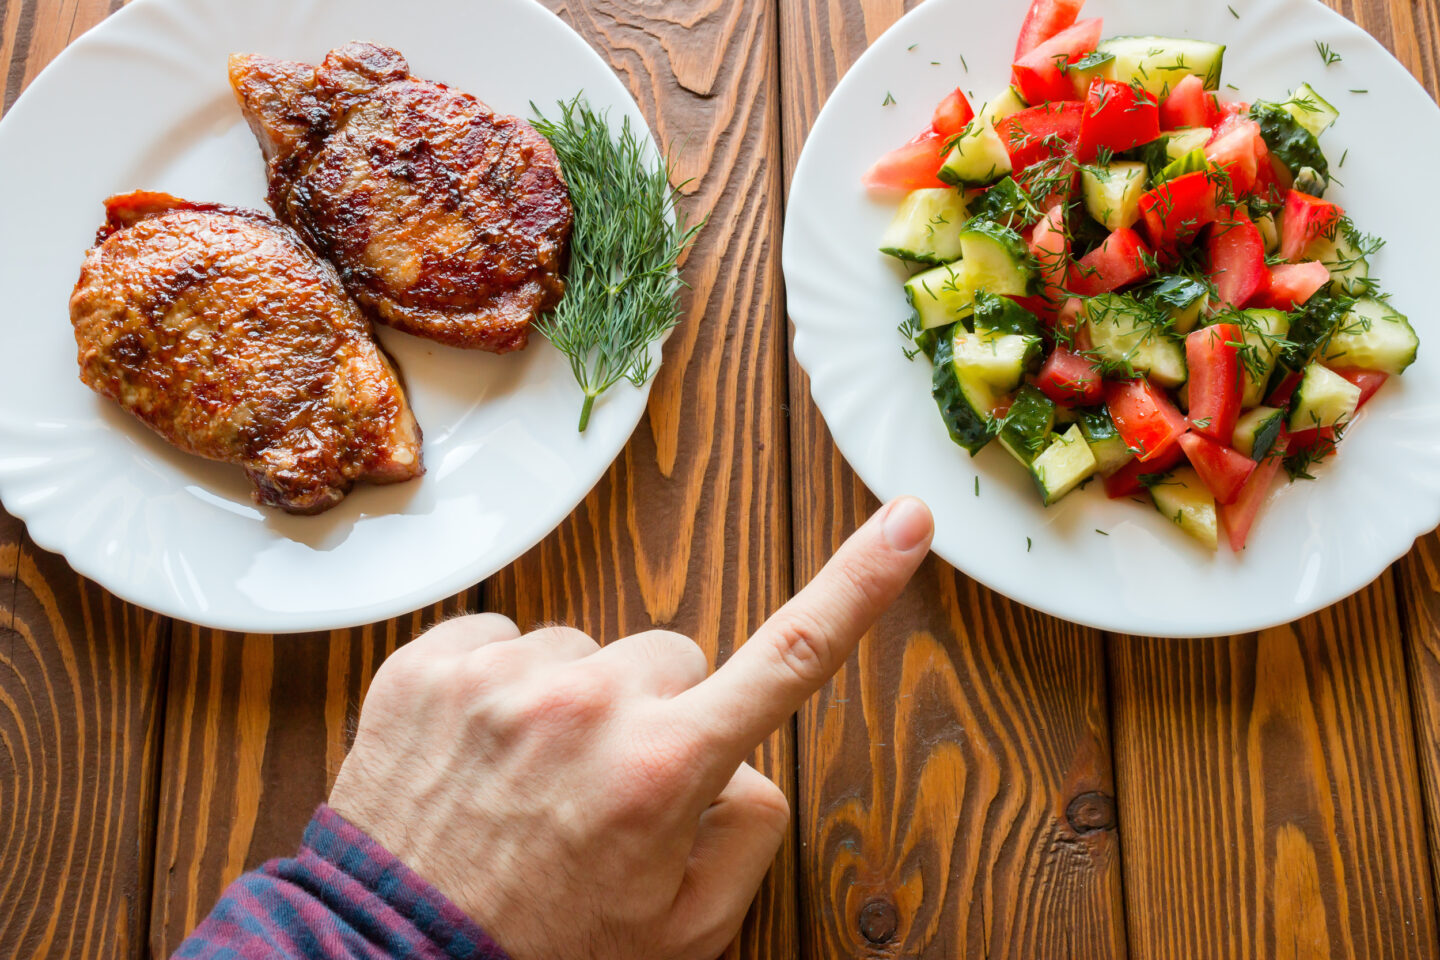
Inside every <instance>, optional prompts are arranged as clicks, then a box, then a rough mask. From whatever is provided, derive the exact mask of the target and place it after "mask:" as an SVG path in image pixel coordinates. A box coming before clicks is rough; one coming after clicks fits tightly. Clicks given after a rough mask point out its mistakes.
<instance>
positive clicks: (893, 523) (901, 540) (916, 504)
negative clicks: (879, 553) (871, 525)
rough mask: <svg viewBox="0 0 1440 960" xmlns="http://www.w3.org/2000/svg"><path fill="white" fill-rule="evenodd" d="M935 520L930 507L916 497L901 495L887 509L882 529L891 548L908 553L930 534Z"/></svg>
mask: <svg viewBox="0 0 1440 960" xmlns="http://www.w3.org/2000/svg"><path fill="white" fill-rule="evenodd" d="M933 522H934V521H932V520H931V518H930V508H929V507H927V506H925V504H924V503H923V502H921V501H919V500H916V499H915V498H914V497H901V498H900V499H899V500H896V501H894V502H892V503H891V504H890V506H889V508H888V509H887V510H886V511H885V520H884V522H883V523H882V525H881V529H883V530H884V531H885V542H886V543H888V544H890V547H891V549H894V550H899V551H900V552H901V553H908V552H909V551H911V550H914V549H915V548H916V547H918V546H919V545H920V544H921V543H923V542H924V541H925V539H926V538H927V537H929V536H930V528H931V526H932V524H933Z"/></svg>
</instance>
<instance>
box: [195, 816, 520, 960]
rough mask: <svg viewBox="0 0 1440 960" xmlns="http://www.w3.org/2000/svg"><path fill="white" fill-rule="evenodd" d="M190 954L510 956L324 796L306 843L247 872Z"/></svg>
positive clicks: (493, 959)
mask: <svg viewBox="0 0 1440 960" xmlns="http://www.w3.org/2000/svg"><path fill="white" fill-rule="evenodd" d="M174 956H175V957H177V958H184V960H261V958H264V960H276V958H285V960H289V958H295V960H301V958H304V960H382V958H394V957H405V958H414V960H432V958H433V960H507V958H506V956H505V953H504V951H502V950H501V949H500V947H499V946H498V945H496V943H495V942H494V941H493V940H491V939H490V937H489V936H487V935H486V934H485V932H484V931H483V930H481V929H480V928H479V927H478V926H476V925H475V923H474V921H472V920H471V919H470V918H469V917H468V916H466V915H465V914H464V913H463V912H462V911H461V910H460V908H459V907H456V906H455V905H454V904H453V903H451V902H450V901H449V900H447V899H446V898H445V897H444V895H442V894H441V893H440V892H439V891H438V890H436V889H435V888H434V887H432V886H430V884H429V883H427V882H426V881H424V880H423V879H421V878H420V876H419V875H418V874H416V873H415V872H414V871H413V870H411V869H410V868H409V867H407V866H405V864H403V863H401V862H400V861H399V859H397V858H396V857H395V856H394V855H392V854H391V853H390V852H389V851H388V850H386V849H385V848H384V847H382V846H380V844H378V843H376V842H375V840H373V839H372V838H371V837H370V836H369V835H368V834H366V833H365V832H364V831H363V830H361V829H360V828H359V827H356V826H355V825H354V824H352V823H350V822H349V821H348V820H346V819H345V818H344V817H342V816H340V815H339V814H338V813H336V812H335V811H334V810H331V809H330V808H329V807H328V806H325V805H323V804H322V805H321V806H320V809H319V810H317V811H316V812H315V816H314V818H313V819H311V821H310V825H309V826H308V827H306V828H305V837H304V841H303V843H302V845H301V848H300V852H299V854H298V855H296V856H295V857H292V858H289V859H285V860H271V861H270V862H268V863H266V864H264V865H263V866H262V867H260V868H259V869H258V870H253V871H251V872H250V873H247V874H245V875H244V876H242V877H240V878H239V879H238V880H236V881H235V882H234V883H232V884H231V885H230V886H229V887H227V888H226V889H225V892H224V893H223V894H222V895H221V897H220V901H219V902H218V903H217V904H216V905H215V909H214V910H212V911H211V913H210V915H209V916H208V917H206V918H205V920H204V921H202V922H201V924H200V925H199V926H198V927H196V928H195V932H194V933H192V934H191V935H190V936H189V938H187V939H186V940H185V942H184V943H182V944H181V945H180V949H179V950H177V951H176V952H175V954H174Z"/></svg>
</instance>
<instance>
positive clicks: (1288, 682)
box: [1109, 0, 1440, 958]
mask: <svg viewBox="0 0 1440 960" xmlns="http://www.w3.org/2000/svg"><path fill="white" fill-rule="evenodd" d="M1330 5H1331V6H1332V7H1334V8H1335V9H1337V10H1339V11H1340V12H1341V13H1343V14H1345V15H1346V16H1349V17H1351V18H1352V19H1353V20H1355V21H1356V22H1357V23H1358V24H1359V25H1360V26H1362V27H1364V28H1365V29H1366V30H1368V31H1370V32H1371V33H1372V34H1373V35H1374V36H1375V37H1376V38H1377V39H1378V40H1380V42H1381V43H1384V44H1385V45H1387V46H1388V47H1389V48H1390V49H1391V50H1392V51H1393V52H1394V53H1395V54H1396V56H1397V57H1398V58H1399V59H1400V60H1401V62H1402V63H1404V64H1405V65H1406V66H1407V67H1408V68H1409V69H1410V70H1411V71H1412V72H1413V73H1415V75H1416V76H1417V77H1419V78H1420V79H1421V80H1422V82H1425V83H1426V84H1427V86H1428V88H1429V89H1430V91H1431V93H1432V95H1434V93H1435V92H1436V90H1437V85H1436V76H1435V63H1436V57H1435V53H1436V49H1437V47H1436V43H1437V35H1436V33H1435V26H1436V24H1435V19H1434V12H1435V7H1434V4H1433V3H1413V4H1412V3H1404V2H1390V3H1387V2H1383V0H1353V2H1351V0H1335V2H1331V3H1330ZM1405 619H1408V620H1410V621H1411V623H1412V632H1411V635H1410V646H1411V651H1410V654H1409V656H1410V659H1411V661H1412V663H1413V664H1414V665H1415V667H1416V669H1420V668H1421V667H1423V662H1424V656H1423V646H1421V647H1417V646H1415V644H1417V643H1418V644H1422V645H1423V644H1425V643H1427V642H1428V643H1429V644H1432V645H1433V644H1434V643H1436V640H1435V634H1434V633H1433V632H1432V633H1431V634H1429V635H1428V638H1427V635H1426V634H1425V633H1424V631H1423V629H1421V630H1418V631H1417V630H1416V629H1415V624H1416V621H1417V617H1416V616H1415V615H1413V614H1411V615H1409V616H1407V617H1406V618H1405ZM1401 622H1402V621H1401V619H1400V615H1399V612H1398V610H1397V598H1396V590H1395V580H1394V578H1393V576H1392V575H1390V574H1387V575H1386V576H1384V577H1383V578H1381V580H1380V581H1378V582H1377V583H1376V584H1374V585H1372V586H1371V587H1369V588H1367V589H1366V590H1364V591H1362V592H1361V593H1360V594H1358V595H1357V596H1356V597H1353V598H1351V599H1350V600H1348V601H1346V602H1345V603H1342V604H1340V605H1338V606H1336V607H1333V608H1331V609H1330V610H1327V611H1325V612H1323V613H1321V614H1319V615H1317V616H1314V617H1310V618H1307V619H1305V620H1303V621H1301V622H1300V623H1298V624H1295V625H1293V626H1292V627H1290V628H1285V629H1281V630H1272V631H1267V632H1266V633H1264V634H1262V635H1260V636H1259V637H1258V638H1257V637H1240V638H1233V639H1229V640H1216V641H1207V642H1200V643H1174V642H1171V641H1152V640H1142V639H1137V638H1115V639H1114V640H1113V642H1112V644H1111V649H1110V658H1109V659H1110V675H1111V683H1112V692H1113V710H1114V737H1115V739H1114V752H1115V763H1116V767H1117V780H1118V785H1119V789H1120V793H1119V798H1120V808H1121V812H1122V817H1123V819H1124V824H1125V827H1124V830H1123V842H1122V847H1123V850H1124V872H1125V880H1126V916H1127V921H1128V924H1129V932H1130V946H1131V952H1132V954H1133V955H1134V956H1135V957H1137V958H1151V957H1154V958H1162V957H1163V958H1171V957H1174V958H1182V957H1184V958H1190V957H1227V958H1228V957H1236V958H1243V957H1275V956H1278V957H1291V956H1307V957H1308V956H1326V957H1390V956H1406V957H1431V956H1435V955H1436V951H1437V945H1436V930H1435V910H1436V904H1435V901H1434V889H1435V886H1434V881H1433V878H1432V876H1431V870H1430V860H1431V857H1430V855H1429V852H1428V849H1427V847H1426V846H1425V844H1424V843H1422V842H1421V838H1422V837H1423V836H1424V825H1425V821H1426V815H1425V811H1424V809H1422V807H1421V793H1420V786H1419V783H1418V780H1417V770H1416V757H1417V753H1416V747H1417V744H1416V740H1415V737H1414V731H1413V729H1412V726H1411V713H1410V700H1409V697H1408V695H1407V675H1408V673H1409V671H1408V670H1407V665H1406V658H1407V654H1406V649H1405V648H1406V645H1407V644H1406V640H1405V639H1404V637H1403V636H1402V633H1401V626H1400V624H1401ZM1432 629H1433V628H1432ZM1421 675H1422V674H1420V673H1417V674H1416V676H1417V677H1419V676H1421ZM1437 689H1440V688H1437ZM1420 704H1421V707H1422V713H1423V709H1424V708H1425V707H1426V706H1427V704H1426V701H1425V698H1424V697H1423V696H1421V697H1420ZM1419 746H1420V748H1421V749H1420V754H1419V756H1420V757H1422V758H1424V766H1425V768H1426V769H1427V770H1428V771H1429V772H1430V775H1431V781H1430V787H1431V789H1430V797H1431V800H1432V802H1431V805H1430V810H1431V811H1432V816H1431V817H1430V822H1431V824H1432V825H1433V823H1434V816H1433V812H1434V811H1435V810H1436V807H1435V805H1434V799H1435V797H1436V792H1435V789H1434V786H1433V784H1434V779H1433V776H1434V772H1435V767H1436V763H1437V759H1436V758H1437V754H1436V747H1437V744H1436V741H1434V740H1430V741H1429V742H1428V743H1427V742H1426V740H1425V737H1424V734H1423V732H1422V736H1421V740H1420V743H1419ZM1433 836H1434V833H1433V829H1432V839H1433Z"/></svg>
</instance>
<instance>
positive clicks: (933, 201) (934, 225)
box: [880, 187, 966, 263]
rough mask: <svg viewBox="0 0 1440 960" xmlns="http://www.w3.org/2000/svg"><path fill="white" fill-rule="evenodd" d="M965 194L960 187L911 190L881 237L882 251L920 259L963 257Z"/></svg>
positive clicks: (950, 259)
mask: <svg viewBox="0 0 1440 960" xmlns="http://www.w3.org/2000/svg"><path fill="white" fill-rule="evenodd" d="M965 220H966V216H965V198H964V197H963V196H962V195H961V193H960V191H959V190H951V189H948V188H945V187H933V188H927V189H924V190H914V191H911V192H910V193H909V194H908V195H907V196H906V197H905V199H904V200H902V201H901V202H900V209H899V210H897V211H896V212H895V219H894V220H892V221H890V226H889V228H888V229H887V230H886V231H885V234H884V236H882V237H881V238H880V252H881V253H887V254H889V255H890V256H892V257H899V258H900V259H901V260H913V261H915V262H916V263H949V262H950V261H952V260H958V259H960V228H961V227H962V226H964V224H965Z"/></svg>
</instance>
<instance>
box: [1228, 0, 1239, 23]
mask: <svg viewBox="0 0 1440 960" xmlns="http://www.w3.org/2000/svg"><path fill="white" fill-rule="evenodd" d="M1225 9H1226V10H1229V11H1230V16H1232V17H1234V18H1235V19H1236V20H1239V19H1240V14H1238V13H1236V12H1235V8H1234V7H1232V6H1230V4H1228V3H1227V4H1225Z"/></svg>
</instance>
